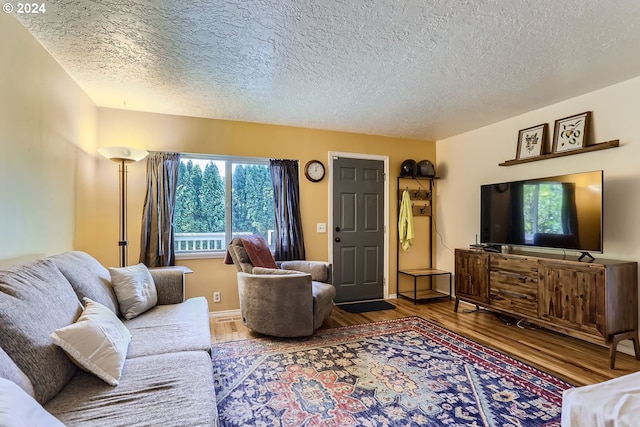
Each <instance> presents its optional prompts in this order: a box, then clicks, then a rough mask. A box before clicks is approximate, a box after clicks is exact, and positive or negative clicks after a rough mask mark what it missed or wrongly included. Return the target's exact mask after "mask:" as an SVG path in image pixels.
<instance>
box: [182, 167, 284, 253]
mask: <svg viewBox="0 0 640 427" xmlns="http://www.w3.org/2000/svg"><path fill="white" fill-rule="evenodd" d="M180 159H181V160H180V168H179V172H178V187H177V191H176V207H175V212H174V221H173V225H174V236H175V248H176V257H177V258H199V257H216V256H222V255H224V253H225V251H226V248H227V245H228V243H229V242H230V241H231V239H233V238H234V237H239V236H243V235H254V234H259V235H261V236H263V237H264V239H265V240H266V241H267V242H268V243H269V246H271V247H273V230H274V213H273V186H272V184H271V175H270V172H269V159H262V158H241V157H229V156H211V155H189V154H181V156H180Z"/></svg>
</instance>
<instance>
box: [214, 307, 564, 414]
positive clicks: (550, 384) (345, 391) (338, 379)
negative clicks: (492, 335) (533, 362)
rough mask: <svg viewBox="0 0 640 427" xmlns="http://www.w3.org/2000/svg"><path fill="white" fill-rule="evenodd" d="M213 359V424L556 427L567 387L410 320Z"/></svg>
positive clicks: (230, 350)
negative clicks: (215, 408) (215, 414)
mask: <svg viewBox="0 0 640 427" xmlns="http://www.w3.org/2000/svg"><path fill="white" fill-rule="evenodd" d="M212 354H213V356H212V359H213V368H214V378H215V384H216V395H217V399H218V411H219V416H220V425H221V426H309V427H311V426H340V427H346V426H447V427H457V426H476V427H479V426H496V427H497V426H500V427H515V426H522V427H524V426H527V427H533V426H535V427H537V426H560V413H561V406H562V391H563V390H565V389H567V388H570V387H571V385H570V384H568V383H566V382H564V381H562V380H560V379H558V378H556V377H554V376H552V375H549V374H547V373H545V372H542V371H540V370H538V369H536V368H533V367H531V366H529V365H526V364H524V363H522V362H519V361H517V360H515V359H513V358H511V357H508V356H506V355H504V354H502V353H500V352H497V351H494V350H491V349H489V348H487V347H485V346H483V345H480V344H478V343H476V342H474V341H471V340H469V339H466V338H464V337H462V336H460V335H458V334H455V333H453V332H451V331H449V330H447V329H444V328H442V327H439V326H437V325H435V324H433V323H431V322H428V321H426V320H424V319H421V318H419V317H410V318H405V319H399V320H391V321H386V322H378V323H369V324H366V325H358V326H351V327H345V328H338V329H327V330H322V331H318V332H316V334H315V335H313V336H312V337H309V338H304V339H289V340H284V339H273V338H258V339H248V340H242V341H231V342H225V343H220V344H215V345H213V346H212Z"/></svg>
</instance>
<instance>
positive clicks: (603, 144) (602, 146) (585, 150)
mask: <svg viewBox="0 0 640 427" xmlns="http://www.w3.org/2000/svg"><path fill="white" fill-rule="evenodd" d="M619 145H620V140H619V139H613V140H611V141H606V142H600V143H598V144H593V145H587V146H586V147H584V148H581V149H579V150H572V151H563V152H561V153H548V154H542V155H540V156H536V157H527V158H526V159H513V160H507V161H505V162H502V163H500V164H499V166H513V165H519V164H522V163H530V162H537V161H539V160H546V159H553V158H556V157H564V156H572V155H574V154H580V153H588V152H590V151H599V150H606V149H607V148H615V147H618V146H619Z"/></svg>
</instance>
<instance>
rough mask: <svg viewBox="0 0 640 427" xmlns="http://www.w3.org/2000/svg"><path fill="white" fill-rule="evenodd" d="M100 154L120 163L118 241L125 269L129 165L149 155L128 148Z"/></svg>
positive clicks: (121, 261)
mask: <svg viewBox="0 0 640 427" xmlns="http://www.w3.org/2000/svg"><path fill="white" fill-rule="evenodd" d="M98 152H99V153H100V154H102V155H103V156H104V157H106V158H107V159H109V160H112V161H114V162H116V163H118V165H119V166H118V176H119V180H120V206H119V207H120V208H119V210H118V213H119V216H120V240H118V248H119V252H120V267H125V266H126V265H127V262H128V247H129V241H128V240H127V164H128V163H134V162H137V161H140V160H142V159H144V158H145V157H147V156H148V155H149V153H148V152H147V151H146V150H141V149H138V148H127V147H102V148H100V149H98Z"/></svg>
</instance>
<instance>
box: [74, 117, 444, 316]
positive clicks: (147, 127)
mask: <svg viewBox="0 0 640 427" xmlns="http://www.w3.org/2000/svg"><path fill="white" fill-rule="evenodd" d="M98 145H99V146H111V145H126V146H132V147H140V148H144V149H147V150H158V151H164V150H166V151H179V152H185V153H207V154H222V155H234V156H253V157H268V158H287V159H295V160H299V161H300V167H301V169H302V167H303V166H304V164H305V163H306V162H307V161H309V160H311V159H320V160H322V162H323V163H324V164H325V165H326V166H328V164H329V159H328V154H329V152H330V151H338V152H348V153H366V154H373V155H379V156H389V169H390V175H391V177H390V179H389V180H388V185H389V188H390V192H389V194H390V196H389V197H390V200H391V202H390V213H389V216H390V220H389V225H390V230H389V232H390V239H389V240H390V248H389V269H390V277H389V279H390V286H389V288H390V290H389V292H390V293H391V294H394V293H395V292H396V284H395V281H396V278H395V270H396V267H395V266H396V252H395V251H396V241H397V237H396V236H397V215H398V204H397V202H396V201H397V192H396V182H397V181H396V177H397V176H398V173H399V171H400V164H401V163H402V161H403V160H405V159H407V158H413V159H416V160H421V159H430V160H432V161H434V162H435V143H433V142H425V141H416V140H408V139H400V138H386V137H380V136H369V135H361V134H353V133H344V132H330V131H321V130H313V129H302V128H295V127H287V126H274V125H264V124H255V123H245V122H234V121H224V120H210V119H201V118H193V117H180V116H169V115H162V114H153V113H140V112H133V111H126V110H116V109H103V108H100V109H98ZM128 179H129V241H130V252H129V263H135V262H137V261H138V255H139V251H140V242H139V236H140V218H141V212H142V204H143V202H144V190H145V185H146V184H145V163H144V162H140V163H136V164H132V165H130V166H129V178H128ZM328 181H329V180H328V178H325V179H324V180H323V181H321V182H319V183H311V182H309V181H307V180H306V179H305V178H304V176H302V178H301V185H300V198H301V210H302V212H301V214H302V221H303V231H304V236H305V246H306V250H307V259H313V260H328V258H329V253H328V251H329V245H328V237H327V234H319V233H316V223H318V222H324V223H327V224H328V223H329V212H328V210H329V201H328V197H329V189H328ZM117 188H118V174H117V165H116V164H114V163H112V162H109V161H108V160H106V159H104V160H99V161H98V173H97V177H96V193H97V194H100V195H101V197H100V198H99V200H98V202H97V203H98V204H97V210H98V212H99V213H100V215H99V216H98V217H96V221H95V223H91V222H87V224H88V225H90V226H91V229H92V230H96V233H97V236H96V239H95V243H94V244H93V245H92V247H90V248H89V252H91V253H92V254H93V255H95V256H96V257H97V258H98V259H99V260H100V261H101V262H103V263H104V264H106V265H115V264H116V263H117V254H118V252H117V245H116V241H117V238H118V216H117V213H118V212H117V209H118V191H117ZM90 231H91V230H80V234H84V233H85V232H90ZM427 239H428V235H427V237H424V238H422V239H419V242H418V243H423V244H424V242H425V241H427ZM413 254H414V256H415V257H416V258H422V262H424V260H425V259H426V258H427V257H428V247H427V246H424V247H421V246H420V245H418V247H417V248H416V249H415V250H414V251H413ZM420 254H422V257H420ZM178 263H179V264H183V265H186V266H188V267H190V268H191V269H193V270H194V274H192V275H190V276H188V278H187V294H188V296H194V295H203V296H206V297H207V299H208V300H209V303H210V309H211V310H212V311H221V310H234V309H238V307H239V303H238V295H237V290H236V289H237V285H236V277H235V276H236V269H235V267H234V266H230V265H224V264H223V263H222V260H221V259H205V260H202V259H199V260H180V261H179V262H178ZM214 291H220V292H221V293H222V301H221V303H218V304H213V303H212V302H211V296H212V293H213V292H214Z"/></svg>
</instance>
